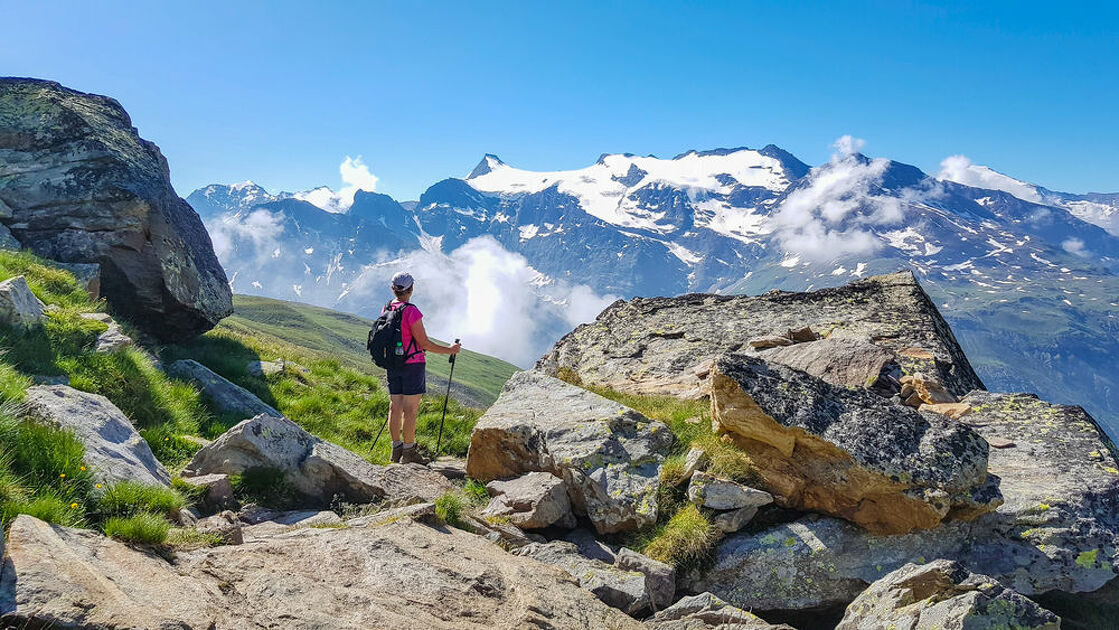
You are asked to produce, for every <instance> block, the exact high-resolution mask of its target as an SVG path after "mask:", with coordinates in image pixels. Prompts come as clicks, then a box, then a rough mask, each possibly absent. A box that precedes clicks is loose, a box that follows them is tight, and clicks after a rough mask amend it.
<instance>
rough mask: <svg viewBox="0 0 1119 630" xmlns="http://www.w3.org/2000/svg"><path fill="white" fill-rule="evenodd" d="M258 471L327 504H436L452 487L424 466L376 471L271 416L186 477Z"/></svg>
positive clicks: (197, 460) (227, 440)
mask: <svg viewBox="0 0 1119 630" xmlns="http://www.w3.org/2000/svg"><path fill="white" fill-rule="evenodd" d="M253 468H271V469H276V470H280V471H283V472H284V473H285V475H286V478H287V480H288V481H289V482H290V483H291V484H292V485H293V486H294V487H295V488H296V489H297V490H298V491H299V492H301V493H303V494H304V495H306V496H307V497H308V498H309V499H312V500H314V501H317V502H319V503H322V504H325V503H329V502H330V501H331V500H332V499H333V498H334V497H335V496H341V497H344V498H345V499H347V500H350V501H356V502H371V501H383V500H390V501H401V502H409V501H431V500H433V499H435V498H436V497H438V496H439V495H441V494H443V493H444V492H447V491H448V490H450V489H451V488H452V486H451V484H450V482H448V481H447V479H446V478H445V477H444V476H443V475H440V474H439V473H436V472H433V471H430V470H428V469H426V468H424V467H423V466H419V465H416V464H408V465H403V466H401V465H391V466H375V465H373V464H370V463H369V462H367V461H365V460H364V459H362V458H361V457H359V456H358V455H355V454H354V453H351V452H350V451H347V450H346V449H344V448H342V447H341V446H338V445H336V444H331V443H330V442H325V441H323V440H320V439H319V438H317V437H315V436H313V435H311V434H310V433H307V432H306V431H304V430H303V429H302V428H300V427H299V426H298V425H297V424H295V423H294V422H292V421H291V420H288V419H287V418H283V417H273V416H267V415H260V416H257V417H255V418H250V419H248V420H245V421H243V422H241V423H240V424H238V425H236V426H234V427H233V428H231V429H229V430H228V431H226V432H225V433H223V434H222V435H221V437H219V438H218V439H216V440H214V442H213V443H211V444H210V445H209V446H206V447H204V448H203V449H202V450H200V451H198V453H197V454H196V455H195V456H194V459H192V460H191V462H190V463H189V464H187V467H186V468H185V469H184V470H183V476H184V477H197V476H201V475H211V474H215V473H221V474H226V475H232V474H236V473H242V472H244V471H246V470H249V469H253Z"/></svg>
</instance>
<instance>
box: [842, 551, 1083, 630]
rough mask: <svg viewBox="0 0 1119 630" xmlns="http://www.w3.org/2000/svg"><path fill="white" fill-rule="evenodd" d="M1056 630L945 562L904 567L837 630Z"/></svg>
mask: <svg viewBox="0 0 1119 630" xmlns="http://www.w3.org/2000/svg"><path fill="white" fill-rule="evenodd" d="M880 628H930V629H931V628H1015V629H1017V630H1060V628H1061V619H1060V617H1058V616H1057V615H1054V614H1053V613H1052V612H1049V611H1048V610H1045V609H1044V608H1042V607H1041V606H1038V605H1037V604H1036V603H1034V602H1033V601H1031V600H1029V599H1027V598H1026V597H1023V596H1022V595H1020V594H1018V593H1015V592H1014V591H1012V590H1010V589H1008V588H1006V587H1005V586H1003V585H1002V584H999V583H998V582H997V581H995V580H994V579H992V578H990V577H987V576H986V575H980V574H977V573H972V572H971V571H968V570H967V569H965V568H964V567H962V566H960V565H959V564H957V563H955V562H952V561H950V560H935V561H933V562H930V563H929V564H925V565H916V564H907V565H905V566H904V567H902V568H900V569H898V570H897V571H894V572H893V573H890V574H889V575H886V576H885V577H883V578H882V579H880V580H878V581H877V582H875V583H874V584H871V585H870V588H868V589H867V590H865V591H863V593H862V594H861V595H859V596H858V597H857V598H856V599H855V601H853V602H851V605H850V606H848V607H847V612H846V614H844V615H843V620H842V621H840V622H839V625H838V626H836V630H878V629H880Z"/></svg>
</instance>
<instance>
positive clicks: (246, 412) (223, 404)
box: [167, 359, 284, 418]
mask: <svg viewBox="0 0 1119 630" xmlns="http://www.w3.org/2000/svg"><path fill="white" fill-rule="evenodd" d="M167 373H168V374H170V375H171V376H174V377H176V378H181V379H183V380H186V381H191V382H192V383H194V384H196V385H198V387H199V388H201V389H202V393H203V394H205V395H206V396H207V397H209V399H210V401H211V402H213V404H214V406H215V407H216V408H217V409H218V410H219V411H221V412H222V413H227V414H230V415H233V416H241V417H243V418H251V417H253V416H258V415H261V414H264V415H266V416H282V415H284V414H282V413H280V412H279V411H276V409H274V408H273V407H272V406H271V405H269V404H267V403H265V402H264V401H262V400H261V399H260V398H258V397H257V396H256V394H253V393H252V392H250V391H249V390H247V389H245V388H244V387H241V386H240V385H237V384H236V383H231V382H229V381H228V380H226V379H225V378H223V377H222V376H220V375H218V374H217V373H215V372H214V371H213V370H211V369H210V368H208V367H206V366H205V365H202V364H201V363H199V362H198V361H195V360H194V359H182V360H180V361H175V362H174V363H172V364H170V365H168V366H167Z"/></svg>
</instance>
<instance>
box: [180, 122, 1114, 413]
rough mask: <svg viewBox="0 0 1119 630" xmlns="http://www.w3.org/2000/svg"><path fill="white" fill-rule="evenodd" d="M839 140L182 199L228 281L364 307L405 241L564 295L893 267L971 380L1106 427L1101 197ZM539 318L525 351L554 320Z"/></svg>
mask: <svg viewBox="0 0 1119 630" xmlns="http://www.w3.org/2000/svg"><path fill="white" fill-rule="evenodd" d="M855 149H856V147H855V146H854V144H853V143H851V142H845V143H841V148H840V150H839V151H837V153H836V154H835V155H834V156H833V157H832V158H831V159H830V160H829V161H828V162H826V163H824V164H821V165H819V166H816V167H814V168H810V167H809V166H807V165H806V164H804V163H803V162H801V161H800V160H797V159H796V158H795V157H794V156H792V155H791V154H789V153H787V152H785V151H783V150H781V149H779V148H777V147H775V146H772V145H770V146H767V147H765V148H763V149H759V150H753V149H748V148H737V149H719V150H714V151H689V152H687V153H684V154H681V155H678V156H676V157H674V158H672V159H659V158H656V157H652V156H647V157H640V156H635V155H631V154H611V155H603V156H602V157H600V158H599V159H598V160H597V161H596V162H595V163H594V164H592V165H590V166H587V167H586V168H582V169H577V170H570V171H550V172H535V171H527V170H522V169H517V168H514V167H512V166H510V165H507V164H505V163H504V162H502V161H501V160H500V159H499V158H497V157H496V156H493V155H486V156H485V157H484V158H483V159H482V161H481V162H480V163H479V164H478V165H477V167H475V168H474V170H473V171H472V172H470V174H469V175H468V176H467V177H465V178H463V179H456V178H451V179H445V180H443V181H440V182H438V183H436V184H434V185H432V186H431V187H430V188H428V190H427V191H425V192H424V193H423V195H422V196H421V197H420V199H419V201H418V202H417V203H415V205H414V206H413V205H412V204H407V207H406V206H405V205H401V204H399V203H396V202H395V201H392V200H391V199H388V198H387V197H384V196H383V195H378V196H376V197H374V196H373V194H371V193H360V192H359V193H358V196H357V197H356V198H355V201H354V204H353V207H352V208H351V209H350V210H349V212H348V213H344V214H332V213H328V212H326V211H324V210H323V209H319V208H316V207H315V206H314V205H312V204H310V203H308V202H305V201H299V200H298V199H293V198H288V199H273V200H270V201H266V202H265V203H262V204H261V203H256V202H254V201H249V200H247V199H246V198H247V195H249V194H251V195H255V196H256V197H255V198H260V199H263V198H264V197H261V196H260V195H261V192H260V191H256V190H252V189H250V188H248V187H243V188H241V189H237V190H235V189H234V188H233V187H224V188H223V187H220V186H210V187H207V188H204V189H201V190H200V191H196V193H195V194H194V195H191V197H189V198H188V200H189V201H191V202H192V203H195V196H196V195H199V194H202V195H203V196H204V197H205V201H206V203H209V204H211V206H210V207H213V208H215V210H216V213H213V212H210V211H209V210H208V211H207V212H208V213H210V216H211V218H210V219H207V225H208V226H209V227H210V230H211V233H212V234H215V244H216V246H217V249H218V252H219V256H220V257H221V258H222V261H223V263H224V264H225V265H226V268H227V271H228V272H229V274H230V276H231V277H233V278H234V287H235V289H236V290H238V291H243V292H256V293H263V294H265V295H269V296H273V297H281V298H283V297H288V298H294V297H298V298H299V299H303V300H308V301H312V302H317V303H322V304H325V305H329V306H333V307H336V308H338V307H341V308H345V309H347V310H354V311H358V312H368V310H369V309H370V308H371V304H372V303H370V304H365V303H364V302H366V301H368V298H366V297H364V295H365V294H364V292H362V291H360V290H358V291H355V289H360V288H361V287H362V286H363V285H364V283H365V282H366V281H367V278H366V276H368V275H369V272H370V270H377V269H380V270H382V272H387V269H385V267H386V266H391V265H392V263H393V261H395V260H397V259H398V258H399V257H400V256H407V255H410V254H409V253H410V252H419V251H422V252H425V253H426V254H427V255H432V256H434V255H440V256H450V257H454V256H455V252H459V251H466V248H465V246H466V245H467V244H469V243H476V242H477V239H479V238H482V237H484V238H486V239H492V241H486V242H493V241H496V243H497V244H498V245H499V246H500V250H502V251H504V252H508V253H513V254H516V255H519V256H521V257H523V264H527V268H528V269H529V270H530V271H529V272H528V273H527V275H524V276H523V277H521V276H518V277H520V278H522V279H527V280H525V281H526V282H530V283H532V284H533V286H535V287H537V288H539V287H549V286H551V287H553V288H554V287H560V286H563V287H566V289H565V290H564V291H561V292H558V293H557V292H555V291H553V292H552V293H550V294H549V293H547V292H545V293H540V294H538V295H539V296H540V299H545V300H547V299H550V300H553V301H554V302H555V303H556V304H557V305H559V306H560V307H562V308H569V306H570V304H573V303H574V302H573V301H570V300H572V298H571V297H570V296H572V295H574V293H573V290H574V289H579V288H580V287H582V289H579V290H581V291H583V292H584V293H585V292H586V290H590V291H592V292H593V293H594V295H596V296H603V297H605V296H621V297H630V296H634V295H675V294H679V293H685V292H693V291H703V292H708V291H714V292H747V293H759V292H764V291H767V290H771V289H775V288H776V289H785V290H804V289H810V288H818V287H823V286H828V285H835V284H839V283H843V282H847V281H849V280H851V279H852V278H856V277H861V276H865V275H869V274H874V273H885V272H891V271H896V270H897V269H899V268H911V269H913V270H914V272H915V273H916V274H917V275H918V278H919V279H920V280H921V281H922V283H923V284H924V285H925V286H926V288H927V289H928V291H929V292H930V294H931V295H932V296H933V298H934V299H935V300H936V301H937V303H938V304H940V305H941V307H942V310H943V312H944V315H945V316H946V317H947V318H948V319H949V320H950V321H951V323H952V324H953V326H954V328H955V329H956V331H957V334H958V335H959V336H960V337H961V342H962V343H963V345H964V347H965V348H966V349H967V350H968V353H969V356H972V357H973V358H974V360H975V362H976V363H977V365H976V367H977V369H978V371H979V373H980V375H981V376H982V377H983V378H984V379H985V381H986V382H987V384H988V386H990V387H992V388H996V389H1002V390H1029V391H1038V392H1039V393H1041V394H1042V395H1044V396H1048V397H1051V398H1054V399H1058V400H1060V399H1067V400H1078V401H1084V400H1088V401H1093V403H1092V404H1090V405H1088V406H1089V407H1090V408H1091V409H1092V410H1093V411H1094V412H1095V413H1097V415H1099V416H1100V417H1101V418H1103V420H1104V421H1105V423H1106V422H1109V423H1111V427H1112V429H1113V432H1115V433H1119V431H1117V430H1116V429H1119V376H1117V375H1119V319H1117V317H1119V279H1117V276H1116V272H1117V271H1119V236H1117V235H1116V234H1115V233H1114V232H1115V230H1113V229H1112V227H1113V223H1112V221H1113V219H1115V218H1116V217H1119V213H1117V212H1116V207H1117V206H1119V194H1113V195H1071V194H1066V193H1056V192H1053V191H1049V190H1047V189H1044V188H1041V187H1038V186H1034V185H1032V184H1028V183H1026V182H1021V181H1019V180H1015V179H1013V178H1010V177H1008V176H1005V175H1002V174H1000V173H997V172H996V171H993V170H991V169H988V168H986V167H980V166H975V165H972V164H970V163H969V162H966V159H956V158H950V159H949V160H946V161H945V164H944V165H943V169H942V171H941V173H939V174H938V175H937V176H935V177H934V176H930V175H927V174H926V173H924V172H922V171H921V170H920V169H918V168H915V167H913V166H909V165H905V164H901V163H898V162H894V161H891V160H887V159H882V158H876V159H871V158H868V157H866V156H864V155H862V154H860V153H858V152H857V151H856V150H855ZM953 160H955V161H953ZM207 191H208V194H207ZM265 194H267V193H265ZM289 197H290V196H289ZM215 200H221V205H219V204H217V203H215ZM374 202H376V203H374ZM196 207H197V206H196ZM1109 229H1112V232H1111V233H1109V231H1108V230H1109ZM226 242H228V243H229V246H228V247H225V246H224V245H225V243H226ZM518 260H520V259H518ZM518 264H521V263H518ZM381 275H383V273H382V274H381ZM463 282H469V280H467V279H464V280H463ZM359 296H360V297H359ZM585 303H587V304H590V303H596V302H595V301H594V300H590V301H589V302H588V301H585ZM376 306H377V307H379V306H380V304H379V303H378V304H376ZM553 315H554V314H553ZM544 319H548V318H544ZM550 321H551V322H552V324H554V327H555V329H554V330H553V329H552V328H547V329H545V330H542V331H541V334H540V335H539V337H540V340H539V346H540V350H543V349H544V348H546V347H547V346H548V345H550V344H551V343H552V341H554V338H555V337H556V336H558V335H559V334H561V333H562V332H565V330H564V329H563V327H564V326H569V325H570V324H571V320H570V319H568V320H564V319H563V318H559V317H555V316H553V317H551V318H550ZM499 354H500V352H499Z"/></svg>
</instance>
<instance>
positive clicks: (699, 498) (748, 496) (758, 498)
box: [688, 472, 773, 510]
mask: <svg viewBox="0 0 1119 630" xmlns="http://www.w3.org/2000/svg"><path fill="white" fill-rule="evenodd" d="M688 500H689V501H691V502H692V503H695V504H696V505H698V506H700V507H705V508H710V509H712V510H738V509H742V508H746V507H752V508H759V507H761V506H763V505H769V504H770V503H773V495H771V494H769V493H768V492H765V491H763V490H756V489H754V488H751V487H749V486H744V485H742V484H740V483H736V482H734V481H730V480H729V479H719V478H718V477H716V476H714V475H709V474H707V473H705V472H696V473H693V474H692V481H691V483H689V484H688Z"/></svg>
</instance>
